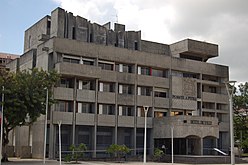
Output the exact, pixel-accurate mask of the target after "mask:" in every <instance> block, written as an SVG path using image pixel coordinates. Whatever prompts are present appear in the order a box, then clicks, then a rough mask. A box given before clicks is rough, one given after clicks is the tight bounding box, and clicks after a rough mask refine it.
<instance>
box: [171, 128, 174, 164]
mask: <svg viewBox="0 0 248 165" xmlns="http://www.w3.org/2000/svg"><path fill="white" fill-rule="evenodd" d="M173 163H174V126H173V125H172V126H171V164H173Z"/></svg>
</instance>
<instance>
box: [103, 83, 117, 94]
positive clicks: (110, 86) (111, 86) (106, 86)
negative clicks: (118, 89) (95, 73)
mask: <svg viewBox="0 0 248 165" xmlns="http://www.w3.org/2000/svg"><path fill="white" fill-rule="evenodd" d="M99 91H100V92H115V83H111V82H100V83H99Z"/></svg>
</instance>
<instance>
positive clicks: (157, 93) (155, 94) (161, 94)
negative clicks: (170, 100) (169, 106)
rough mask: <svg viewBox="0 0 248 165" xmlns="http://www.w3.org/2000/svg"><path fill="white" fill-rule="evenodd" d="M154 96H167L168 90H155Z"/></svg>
mask: <svg viewBox="0 0 248 165" xmlns="http://www.w3.org/2000/svg"><path fill="white" fill-rule="evenodd" d="M154 97H163V98H166V92H157V91H155V92H154Z"/></svg>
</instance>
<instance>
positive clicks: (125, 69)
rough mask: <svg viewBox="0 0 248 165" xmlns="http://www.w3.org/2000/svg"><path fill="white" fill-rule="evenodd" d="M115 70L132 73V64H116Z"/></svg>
mask: <svg viewBox="0 0 248 165" xmlns="http://www.w3.org/2000/svg"><path fill="white" fill-rule="evenodd" d="M116 70H117V71H119V72H125V73H133V65H131V64H116Z"/></svg>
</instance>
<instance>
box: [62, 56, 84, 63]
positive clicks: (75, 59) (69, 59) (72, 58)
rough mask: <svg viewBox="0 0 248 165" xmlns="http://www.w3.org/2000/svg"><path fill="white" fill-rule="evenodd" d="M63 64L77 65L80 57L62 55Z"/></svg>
mask: <svg viewBox="0 0 248 165" xmlns="http://www.w3.org/2000/svg"><path fill="white" fill-rule="evenodd" d="M63 62H68V63H74V64H79V63H80V57H75V56H68V55H63Z"/></svg>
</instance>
